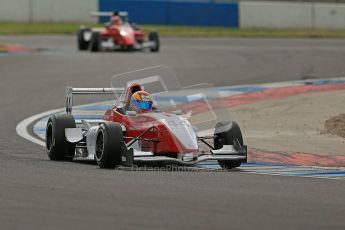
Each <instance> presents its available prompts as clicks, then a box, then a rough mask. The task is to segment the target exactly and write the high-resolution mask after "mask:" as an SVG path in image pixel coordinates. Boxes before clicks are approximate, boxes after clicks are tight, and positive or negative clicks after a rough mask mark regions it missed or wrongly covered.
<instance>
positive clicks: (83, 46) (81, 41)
mask: <svg viewBox="0 0 345 230" xmlns="http://www.w3.org/2000/svg"><path fill="white" fill-rule="evenodd" d="M85 32H90V29H80V30H79V31H78V34H77V42H78V49H79V50H87V49H88V48H89V44H90V41H86V40H85V37H84V33H85Z"/></svg>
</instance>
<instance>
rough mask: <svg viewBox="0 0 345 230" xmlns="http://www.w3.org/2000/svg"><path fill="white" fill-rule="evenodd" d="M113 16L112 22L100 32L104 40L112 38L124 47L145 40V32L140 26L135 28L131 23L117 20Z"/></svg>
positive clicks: (116, 43)
mask: <svg viewBox="0 0 345 230" xmlns="http://www.w3.org/2000/svg"><path fill="white" fill-rule="evenodd" d="M116 17H118V16H114V17H112V19H111V20H110V23H108V24H107V25H106V26H105V28H104V30H102V31H101V32H100V36H101V39H102V40H107V39H109V38H111V39H112V40H113V43H114V44H115V45H118V46H123V47H133V46H134V45H135V44H137V43H138V44H142V43H143V42H144V38H145V33H144V31H143V30H142V29H140V28H134V27H133V26H131V25H130V24H129V23H124V24H123V23H122V22H116V23H114V21H116V20H114V18H116Z"/></svg>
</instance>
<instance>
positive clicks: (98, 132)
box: [46, 75, 247, 169]
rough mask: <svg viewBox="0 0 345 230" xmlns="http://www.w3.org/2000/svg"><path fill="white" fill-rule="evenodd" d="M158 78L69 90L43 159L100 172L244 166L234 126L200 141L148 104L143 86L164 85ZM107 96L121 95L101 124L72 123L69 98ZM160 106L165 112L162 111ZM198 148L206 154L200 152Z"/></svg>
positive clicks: (183, 122)
mask: <svg viewBox="0 0 345 230" xmlns="http://www.w3.org/2000/svg"><path fill="white" fill-rule="evenodd" d="M157 76H158V75H154V76H150V77H148V78H146V79H145V78H144V79H138V80H136V81H132V80H131V81H128V82H126V87H124V88H122V87H120V88H115V87H113V86H112V88H72V87H68V88H67V91H66V113H63V114H54V115H52V116H51V117H50V118H49V120H48V122H47V127H46V149H47V154H48V157H49V158H50V159H51V160H72V159H73V158H75V157H81V158H85V159H91V160H96V161H97V163H98V165H99V167H101V168H115V167H116V166H120V165H126V166H131V165H135V164H146V163H152V162H154V163H157V162H159V163H167V164H173V165H182V166H192V165H194V164H196V163H199V162H202V161H208V160H217V161H218V162H219V164H220V165H221V166H222V168H225V169H231V168H234V167H238V166H240V165H241V163H242V162H247V146H245V145H243V138H242V133H241V130H240V127H239V126H238V124H237V123H236V122H234V121H226V122H217V123H216V125H215V126H214V132H213V134H211V135H204V136H199V135H198V130H197V128H196V127H195V126H193V124H192V123H191V122H190V121H189V120H188V119H189V118H188V116H187V115H186V113H183V112H181V111H178V112H176V111H171V112H166V111H162V110H160V108H157V107H156V106H160V105H161V104H160V103H158V102H156V101H155V102H153V100H152V96H151V95H150V94H149V93H148V92H147V91H145V90H144V85H143V84H144V83H145V82H146V83H147V82H148V81H151V80H152V79H153V80H157V79H158V80H157V81H158V82H163V81H162V79H160V78H159V76H158V77H157ZM168 80H171V79H168ZM141 82H143V83H141ZM163 85H165V83H163ZM145 87H146V85H145ZM175 88H176V87H175ZM145 89H146V88H145ZM188 92H190V90H188ZM198 92H199V90H198ZM112 93H116V94H121V96H120V97H119V98H118V99H117V100H116V102H115V106H113V107H112V108H109V109H108V110H106V111H105V114H104V117H103V119H104V120H102V121H99V122H98V123H97V124H94V125H92V124H91V123H89V122H88V121H86V120H81V124H79V125H77V124H76V120H75V119H74V117H73V115H72V106H73V95H75V94H112ZM155 95H156V94H155ZM180 95H182V93H179V96H180ZM195 95H196V94H195ZM195 95H194V96H193V97H194V99H195ZM197 95H199V94H197ZM153 98H155V96H154V97H153ZM160 98H163V97H162V95H160ZM166 98H168V100H167V101H166V102H171V101H172V99H171V98H172V97H171V96H170V95H169V96H168V97H166ZM194 102H195V103H198V106H197V107H198V109H199V112H201V110H200V107H201V106H200V105H201V104H200V101H198V100H194V101H193V102H189V105H190V106H192V103H194ZM208 104H209V103H208ZM187 106H188V104H187ZM160 107H161V108H162V109H164V106H160ZM165 107H166V104H165ZM204 112H205V111H203V113H204ZM187 114H189V115H190V114H191V113H190V112H189V113H187ZM203 116H204V115H203ZM201 143H203V144H204V145H205V146H206V147H207V148H208V149H206V150H205V149H201V147H200V144H201Z"/></svg>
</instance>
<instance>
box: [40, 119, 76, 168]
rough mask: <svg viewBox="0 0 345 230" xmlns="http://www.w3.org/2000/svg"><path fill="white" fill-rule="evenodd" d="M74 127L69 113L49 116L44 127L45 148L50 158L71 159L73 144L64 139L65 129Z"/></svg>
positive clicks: (56, 159) (73, 150)
mask: <svg viewBox="0 0 345 230" xmlns="http://www.w3.org/2000/svg"><path fill="white" fill-rule="evenodd" d="M75 127H76V124H75V120H74V118H73V116H72V115H70V114H54V115H52V116H51V117H50V118H49V120H48V123H47V127H46V149H47V155H48V157H49V159H50V160H53V161H64V160H65V161H69V160H73V157H74V153H75V144H72V143H70V142H68V141H67V140H66V136H65V129H66V128H75Z"/></svg>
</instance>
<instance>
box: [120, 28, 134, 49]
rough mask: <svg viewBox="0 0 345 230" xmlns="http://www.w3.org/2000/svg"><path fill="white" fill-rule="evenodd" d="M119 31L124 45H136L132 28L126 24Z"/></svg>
mask: <svg viewBox="0 0 345 230" xmlns="http://www.w3.org/2000/svg"><path fill="white" fill-rule="evenodd" d="M119 32H120V35H121V39H122V43H123V44H124V45H134V44H135V36H134V31H133V30H132V29H131V28H129V27H127V26H124V27H122V28H120V30H119Z"/></svg>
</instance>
